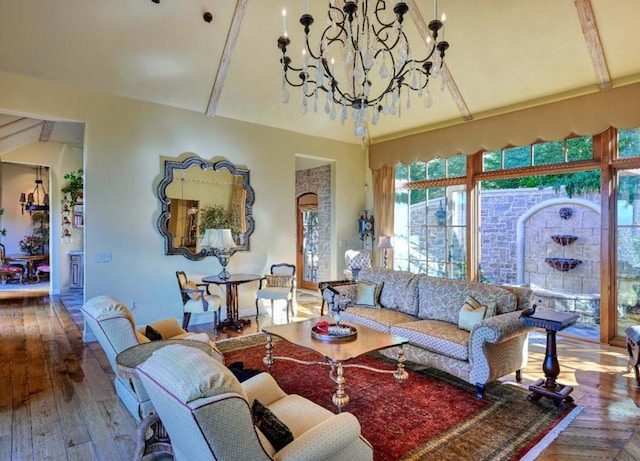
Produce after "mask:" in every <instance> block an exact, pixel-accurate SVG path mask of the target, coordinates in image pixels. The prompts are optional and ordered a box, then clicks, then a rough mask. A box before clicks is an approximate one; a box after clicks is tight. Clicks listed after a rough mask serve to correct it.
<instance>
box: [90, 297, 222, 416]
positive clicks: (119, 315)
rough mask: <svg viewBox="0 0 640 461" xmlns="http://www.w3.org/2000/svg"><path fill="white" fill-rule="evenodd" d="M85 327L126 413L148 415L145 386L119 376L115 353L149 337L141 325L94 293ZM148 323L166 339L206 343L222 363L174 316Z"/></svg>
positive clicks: (124, 308)
mask: <svg viewBox="0 0 640 461" xmlns="http://www.w3.org/2000/svg"><path fill="white" fill-rule="evenodd" d="M81 310H82V314H83V316H84V321H85V327H88V328H89V329H90V330H91V331H92V332H93V333H94V334H95V336H96V339H97V340H98V342H99V343H100V346H101V347H102V349H103V350H104V352H105V354H106V356H107V358H108V359H109V363H110V364H111V367H112V368H113V371H114V372H115V373H116V378H115V381H114V386H115V388H116V393H117V394H118V396H119V397H120V399H121V400H122V401H123V403H124V404H125V406H126V407H127V409H128V410H129V412H130V413H131V414H132V415H133V416H134V417H135V418H136V419H138V420H141V419H143V418H145V417H146V416H148V415H149V413H150V412H151V411H152V410H153V406H152V404H151V401H150V400H149V396H148V395H147V393H146V391H145V389H144V386H142V384H141V382H140V380H139V379H137V378H130V379H124V378H121V377H120V376H118V367H117V364H116V356H117V355H118V354H119V353H120V352H122V351H123V350H125V349H128V348H129V347H133V346H136V345H138V344H140V343H142V342H147V341H148V340H149V339H148V338H146V336H144V328H140V329H139V330H136V329H135V327H136V325H135V319H134V318H133V314H132V313H131V311H130V310H129V309H128V308H127V306H125V305H124V304H122V303H121V302H120V301H119V300H118V299H117V298H115V297H113V296H96V297H94V298H91V299H89V300H88V301H87V302H85V303H84V305H83V306H82V309H81ZM151 326H152V327H153V328H154V329H156V330H158V331H159V332H160V334H161V335H162V337H163V338H165V339H187V338H188V339H195V340H201V341H205V342H208V343H209V344H210V345H211V346H212V349H213V353H212V356H213V357H215V358H216V360H218V361H220V362H224V356H223V355H222V353H221V352H220V351H219V350H218V348H217V347H216V346H215V344H214V343H213V342H211V341H209V337H208V336H207V335H206V333H205V334H204V337H203V336H202V334H199V335H194V334H192V333H188V332H187V331H185V330H183V329H182V328H180V325H179V324H178V321H177V320H176V319H175V318H169V319H165V320H161V321H159V322H156V323H152V324H151Z"/></svg>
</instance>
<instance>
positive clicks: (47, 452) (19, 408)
mask: <svg viewBox="0 0 640 461" xmlns="http://www.w3.org/2000/svg"><path fill="white" fill-rule="evenodd" d="M301 299H302V298H301ZM305 299H307V300H309V299H311V300H312V302H304V303H303V302H301V303H300V304H299V306H298V312H297V318H298V319H302V318H309V317H313V316H317V315H318V314H319V302H316V301H317V300H314V299H313V298H310V297H309V296H307V298H305ZM276 311H277V312H275V313H274V315H275V317H274V318H272V316H271V311H270V309H265V310H264V311H263V312H261V315H260V318H259V320H258V322H256V321H255V319H252V324H251V326H249V327H248V328H246V329H245V331H244V334H250V333H253V332H255V331H257V329H259V328H261V327H263V326H265V325H267V324H272V323H274V322H275V323H280V322H282V321H284V313H282V312H279V311H278V309H277V308H276ZM192 330H194V331H207V329H206V328H204V327H203V326H195V327H194V328H192ZM208 332H209V333H210V331H208ZM237 335H238V334H237V333H236V332H231V333H228V334H227V333H225V332H223V333H222V335H221V336H220V337H219V338H218V339H224V338H226V337H230V336H237ZM544 351H545V337H544V335H543V334H542V333H534V334H532V336H531V341H530V354H529V357H530V358H529V365H528V366H527V368H526V370H524V373H523V382H522V383H521V384H518V383H515V379H514V377H513V376H509V377H506V378H505V379H504V380H503V381H505V382H509V383H513V384H514V385H520V386H523V387H525V388H526V387H527V386H528V385H529V384H530V383H532V382H533V381H535V380H537V379H538V378H540V377H542V360H543V358H544ZM558 357H559V359H560V364H561V374H560V377H559V378H558V380H559V382H561V383H563V384H570V385H573V386H575V390H574V392H573V394H572V396H573V397H574V398H575V400H576V403H577V404H578V405H580V406H582V407H584V411H583V412H582V413H581V414H580V415H579V416H578V417H577V419H576V420H575V421H574V422H573V423H572V424H571V425H570V426H569V427H568V428H567V429H566V430H565V431H563V432H562V433H561V434H560V436H559V437H558V439H556V441H554V442H553V443H552V444H551V446H550V447H549V448H547V449H546V450H545V451H544V452H543V453H542V454H541V455H540V456H539V457H538V459H539V460H542V461H546V460H625V461H626V460H640V433H639V431H640V409H639V408H638V404H639V403H640V389H639V388H638V386H637V385H636V383H635V377H634V375H633V373H630V372H627V370H626V363H627V356H626V350H623V349H620V348H613V347H609V346H604V345H600V344H597V343H591V342H586V341H582V340H577V339H574V338H569V337H566V336H563V335H559V336H558ZM113 379H114V374H113V370H112V369H111V367H110V365H109V362H108V360H107V358H106V356H105V355H104V353H103V352H102V349H101V348H100V346H99V345H98V344H97V343H89V344H86V345H85V344H83V342H82V336H81V333H80V331H79V330H78V328H76V325H75V323H74V322H73V320H72V318H71V317H70V316H69V313H68V312H67V310H66V309H65V307H64V305H63V304H62V303H61V302H60V300H59V299H58V298H57V297H54V298H53V299H50V298H49V297H48V296H39V297H29V298H17V299H2V300H0V460H3V461H4V460H16V461H18V460H20V461H22V460H38V461H40V460H56V461H58V460H64V459H67V460H82V461H86V460H114V461H116V460H118V461H119V460H130V459H131V454H132V453H133V451H134V448H135V441H134V438H133V436H134V434H135V428H136V422H135V421H134V419H133V418H132V417H131V416H130V415H129V413H128V412H127V410H126V408H125V407H124V405H122V403H121V402H120V401H119V399H118V397H117V396H116V394H115V391H114V388H113ZM147 459H148V460H149V461H153V460H154V459H156V458H155V457H153V456H150V457H147Z"/></svg>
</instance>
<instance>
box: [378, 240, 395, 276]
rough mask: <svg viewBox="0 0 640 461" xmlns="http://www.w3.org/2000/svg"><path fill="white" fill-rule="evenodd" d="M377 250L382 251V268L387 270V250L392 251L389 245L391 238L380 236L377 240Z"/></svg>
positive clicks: (391, 246)
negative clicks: (381, 249) (380, 249)
mask: <svg viewBox="0 0 640 461" xmlns="http://www.w3.org/2000/svg"><path fill="white" fill-rule="evenodd" d="M378 248H383V249H384V265H383V267H384V268H385V269H386V268H387V250H389V249H393V245H392V244H391V237H389V236H388V235H381V236H380V237H379V238H378Z"/></svg>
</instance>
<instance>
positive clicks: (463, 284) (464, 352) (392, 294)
mask: <svg viewBox="0 0 640 461" xmlns="http://www.w3.org/2000/svg"><path fill="white" fill-rule="evenodd" d="M360 280H363V281H369V282H372V283H376V284H377V283H383V288H382V293H381V294H380V304H381V305H382V306H383V307H382V308H381V309H368V308H357V307H349V308H347V310H346V311H344V312H342V313H341V316H342V319H343V321H344V322H345V323H359V324H361V325H366V326H369V327H371V328H374V329H377V330H380V331H385V332H390V333H392V334H395V335H399V336H403V337H405V338H407V339H408V340H409V344H408V345H407V346H405V354H406V358H407V360H412V361H415V362H417V363H421V364H424V365H427V366H433V367H436V368H439V369H441V370H443V371H446V372H448V373H451V374H452V375H454V376H457V377H459V378H461V379H464V380H466V381H468V382H470V383H472V384H474V385H484V384H486V383H488V382H491V381H494V380H496V379H498V378H500V377H502V376H504V375H506V374H509V373H512V372H515V371H517V370H521V369H522V368H524V367H525V366H526V364H527V353H528V348H527V343H528V334H529V331H531V328H529V327H527V326H526V325H524V322H523V321H522V319H520V312H519V311H520V310H522V309H526V308H528V307H530V306H531V302H532V299H533V291H532V290H531V289H530V288H527V287H512V286H505V287H498V286H495V285H490V284H484V283H479V282H472V281H466V280H450V279H441V278H436V277H430V276H427V275H425V274H412V273H408V272H402V271H394V270H392V269H384V268H377V267H375V268H374V267H372V268H367V269H363V270H362V271H361V273H360ZM334 288H335V289H336V290H337V291H338V292H339V294H338V295H335V296H334V295H333V293H328V292H327V290H325V291H324V292H323V299H326V300H327V302H328V303H329V311H330V312H333V311H334V309H335V307H334V305H335V303H336V302H337V300H338V299H339V298H340V297H341V296H342V295H345V296H347V297H348V298H349V299H351V300H353V299H354V298H355V293H356V289H357V285H356V284H351V285H341V286H336V287H334ZM467 296H472V297H473V298H474V299H476V300H477V301H478V302H480V303H481V304H483V305H488V304H489V303H492V302H495V303H496V315H495V316H493V317H488V318H485V319H484V320H482V321H481V322H480V323H477V324H475V325H474V326H473V327H472V328H471V331H470V332H468V331H465V330H462V329H460V328H458V318H459V313H460V308H461V307H462V305H463V303H464V302H465V299H466V298H467ZM394 349H395V348H391V349H389V350H387V351H383V352H382V353H383V354H384V355H387V356H389V357H393V358H396V357H397V351H395V350H394Z"/></svg>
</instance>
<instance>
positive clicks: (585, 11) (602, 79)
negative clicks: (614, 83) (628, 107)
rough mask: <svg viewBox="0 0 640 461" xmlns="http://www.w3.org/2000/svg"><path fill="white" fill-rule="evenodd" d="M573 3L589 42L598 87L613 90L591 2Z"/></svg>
mask: <svg viewBox="0 0 640 461" xmlns="http://www.w3.org/2000/svg"><path fill="white" fill-rule="evenodd" d="M573 2H574V3H575V5H576V10H577V11H578V18H579V19H580V26H581V27H582V33H583V34H584V39H585V41H586V42H587V50H588V51H589V55H590V56H591V62H592V64H593V70H594V71H595V74H596V79H597V80H598V87H599V88H600V89H601V90H606V89H607V88H611V76H610V75H609V69H607V61H606V59H605V57H604V51H603V50H602V43H601V42H600V34H598V26H596V18H595V16H594V15H593V8H591V0H573Z"/></svg>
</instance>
